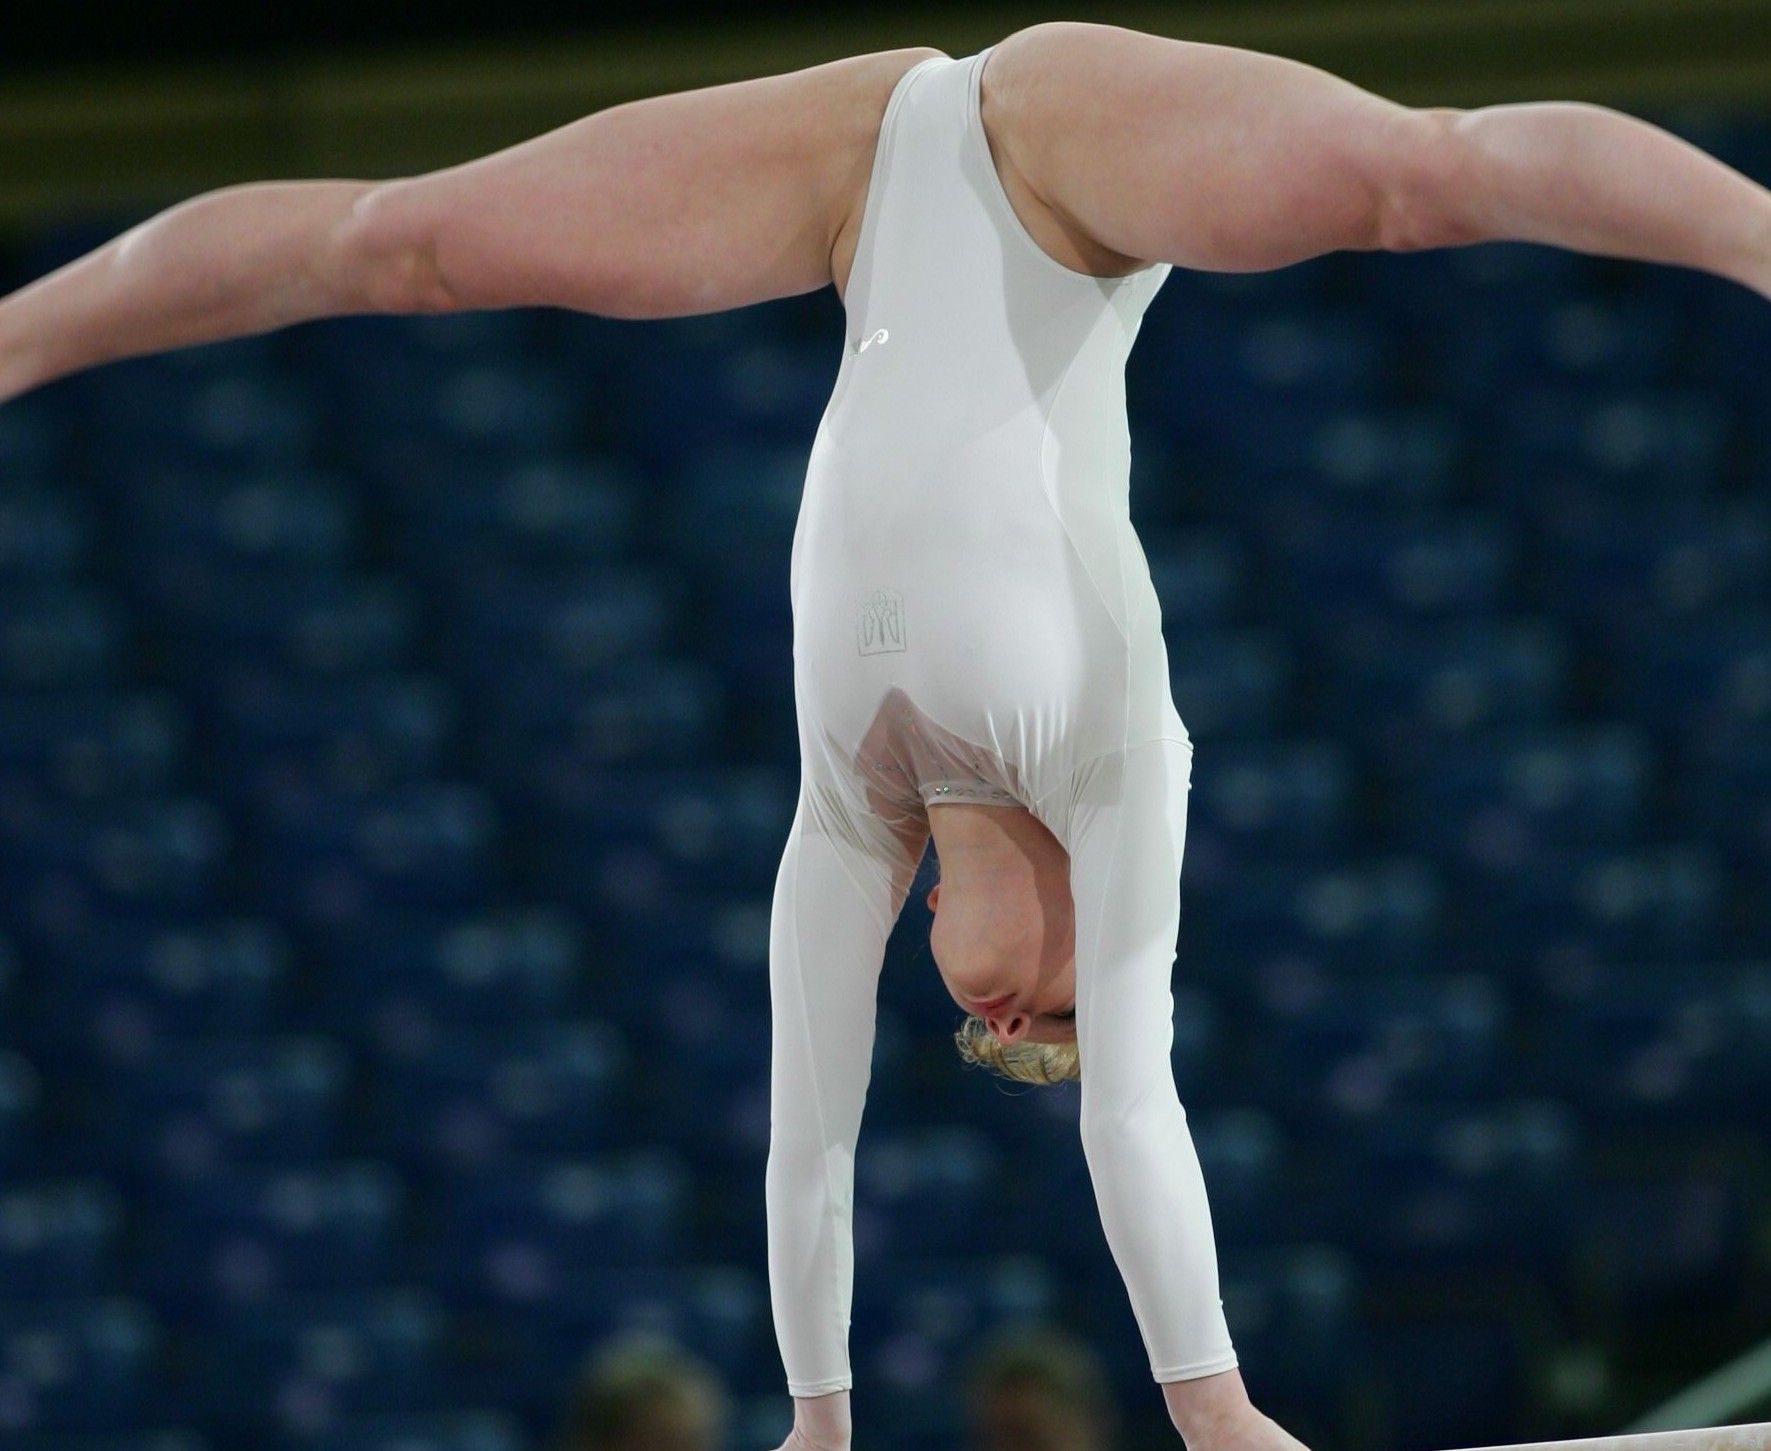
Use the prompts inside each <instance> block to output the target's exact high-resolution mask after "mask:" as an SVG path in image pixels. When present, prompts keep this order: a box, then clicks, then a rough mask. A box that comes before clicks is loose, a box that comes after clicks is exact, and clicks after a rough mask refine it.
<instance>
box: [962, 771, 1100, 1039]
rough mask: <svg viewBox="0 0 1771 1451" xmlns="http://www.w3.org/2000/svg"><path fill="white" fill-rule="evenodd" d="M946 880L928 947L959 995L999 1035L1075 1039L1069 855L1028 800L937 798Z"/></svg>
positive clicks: (966, 1007) (1074, 955) (1015, 1037)
mask: <svg viewBox="0 0 1771 1451" xmlns="http://www.w3.org/2000/svg"><path fill="white" fill-rule="evenodd" d="M929 827H930V830H931V831H932V832H933V834H934V838H935V852H936V855H937V856H938V857H939V858H940V862H941V880H940V883H939V885H937V886H936V887H935V888H934V890H933V891H931V892H930V893H929V897H928V903H929V910H930V911H932V912H933V913H934V914H935V920H934V924H933V925H932V926H931V927H930V929H929V946H930V949H931V950H932V952H933V954H934V958H935V966H936V967H937V968H938V969H939V970H940V973H941V978H942V981H943V982H945V983H946V985H947V991H948V992H949V993H951V994H952V995H953V1000H954V1001H955V1002H956V1003H958V1004H959V1005H960V1007H962V1008H963V1009H965V1011H966V1012H968V1013H976V1014H977V1015H978V1016H979V1017H980V1018H982V1019H983V1020H984V1022H985V1025H986V1026H987V1027H988V1028H989V1029H990V1031H991V1033H992V1034H993V1035H994V1036H995V1037H996V1039H997V1041H998V1042H1001V1043H1004V1044H1011V1043H1023V1042H1030V1043H1072V1042H1075V1041H1076V1023H1075V1015H1076V923H1075V914H1074V911H1073V908H1072V904H1071V900H1070V858H1069V856H1068V855H1067V854H1066V853H1065V851H1064V849H1063V847H1062V846H1060V845H1059V844H1058V841H1057V838H1056V837H1054V836H1053V835H1052V834H1051V832H1049V831H1048V830H1046V828H1045V825H1044V823H1042V822H1041V821H1040V820H1039V819H1038V818H1037V817H1036V816H1034V815H1033V813H1032V812H1030V811H1028V810H1027V809H1026V808H1025V807H1006V806H983V805H976V804H973V803H970V802H949V803H946V804H942V805H934V806H931V807H929Z"/></svg>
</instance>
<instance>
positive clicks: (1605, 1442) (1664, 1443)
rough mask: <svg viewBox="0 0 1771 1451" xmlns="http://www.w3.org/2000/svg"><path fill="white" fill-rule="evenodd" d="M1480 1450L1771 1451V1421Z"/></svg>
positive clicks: (1490, 1447)
mask: <svg viewBox="0 0 1771 1451" xmlns="http://www.w3.org/2000/svg"><path fill="white" fill-rule="evenodd" d="M1481 1451H1771V1421H1764V1422H1761V1423H1759V1424H1758V1425H1753V1426H1713V1427H1710V1428H1708V1429H1706V1430H1701V1431H1653V1432H1649V1433H1647V1434H1644V1435H1635V1436H1601V1437H1599V1439H1598V1440H1596V1441H1542V1442H1538V1443H1536V1444H1535V1445H1530V1446H1486V1447H1482V1448H1481Z"/></svg>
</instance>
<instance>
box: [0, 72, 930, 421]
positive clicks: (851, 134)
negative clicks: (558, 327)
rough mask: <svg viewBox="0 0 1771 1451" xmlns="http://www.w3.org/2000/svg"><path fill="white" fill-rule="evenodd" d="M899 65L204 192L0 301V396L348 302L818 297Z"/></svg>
mask: <svg viewBox="0 0 1771 1451" xmlns="http://www.w3.org/2000/svg"><path fill="white" fill-rule="evenodd" d="M917 53H921V52H920V51H919V52H917ZM905 59H906V52H904V51H882V52H877V53H874V54H870V55H859V56H851V57H847V58H844V59H841V60H835V61H830V62H828V63H826V64H823V65H817V66H811V67H808V68H806V69H804V70H798V71H792V72H789V73H786V74H782V75H773V76H763V77H759V78H756V79H752V80H746V81H738V82H734V83H731V84H727V85H719V86H711V87H705V88H702V89H699V90H692V91H683V92H678V93H675V94H670V95H661V96H652V97H646V98H644V99H641V100H635V101H629V102H625V103H623V104H621V105H617V106H612V107H609V108H607V109H605V110H601V111H597V112H595V113H593V114H591V115H589V116H585V117H582V118H581V119H579V120H577V121H573V122H571V123H570V124H568V125H565V126H561V127H559V128H558V129H556V130H553V131H550V132H547V133H546V134H545V135H541V136H537V137H534V138H532V139H531V140H528V141H525V142H522V143H521V144H519V145H516V146H512V147H509V148H507V149H505V150H503V151H498V152H494V153H493V154H491V155H489V156H484V157H481V158H479V159H477V160H473V161H468V162H465V163H463V164H461V165H458V166H452V167H449V168H447V169H445V170H441V171H436V172H431V173H428V174H426V175H421V176H413V177H401V178H395V179H392V180H388V181H379V182H372V181H267V182H254V183H248V184H245V185H240V186H231V187H225V188H222V189H220V190H217V191H211V192H206V193H204V194H203V195H201V196H197V197H194V198H191V199H189V200H187V201H184V202H181V203H179V204H178V205H176V206H173V207H170V208H168V209H167V210H165V211H163V212H160V213H159V214H158V215H156V216H153V217H150V218H149V219H147V220H146V221H144V222H142V223H140V224H139V225H137V226H135V227H132V228H131V229H129V230H128V231H126V232H124V233H122V234H121V235H120V236H118V237H116V238H114V239H112V240H111V241H110V242H108V243H106V244H105V245H104V246H102V247H99V248H97V249H95V250H94V251H92V252H90V253H88V254H87V255H85V256H84V257H81V258H78V259H76V260H75V261H73V262H70V263H69V264H67V265H66V266H65V267H61V268H59V269H57V270H56V271H54V272H52V273H50V274H49V275H47V276H45V277H42V278H39V279H38V280H37V281H35V282H33V283H31V284H30V285H28V286H26V287H23V288H21V289H19V290H18V291H17V292H15V293H13V294H12V295H11V296H9V297H6V298H4V299H0V403H3V402H4V401H5V400H6V399H8V398H11V397H15V396H17V395H18V394H20V393H24V392H26V391H28V390H29V389H31V388H35V387H37V386H39V385H40V384H43V383H46V382H49V381H50V380H51V379H54V378H58V377H62V376H64V375H66V374H69V373H73V372H77V371H79V370H81V369H83V368H89V367H92V366H94V365H96V364H99V363H105V362H110V361H112V360H114V359H117V358H126V357H133V356H136V355H139V354H142V353H151V352H159V351H163V350H166V349H169V348H178V347H185V346H189V345H191V344H195V343H203V342H212V341H216V340H219V339H222V338H231V337H241V336H246V335H248V334H253V333H263V332H269V331H271V330H273V329H276V328H281V327H286V326H288V325H290V324H292V323H298V322H305V321H309V320H312V319H315V318H322V317H334V316H340V315H344V314H351V313H435V312H451V311H457V310H466V309H481V308H503V307H522V306H551V307H565V308H572V309H577V310H580V311H586V312H592V313H597V314H600V315H603V316H607V317H622V318H659V317H677V316H686V315H689V314H694V313H706V312H717V311H722V310H724V309H728V308H735V307H743V306H746V305H748V304H750V303H755V302H763V301H767V300H770V299H773V298H779V297H790V296H795V295H797V294H800V293H805V292H812V291H816V290H817V289H818V288H820V287H823V286H824V285H825V284H826V283H829V282H830V281H831V280H832V261H831V253H832V250H833V248H834V245H835V242H836V238H837V236H838V233H839V232H840V231H841V230H842V228H843V227H844V225H845V223H846V222H847V220H848V217H849V214H850V212H852V211H853V209H854V206H855V204H856V193H857V190H858V188H859V187H860V186H861V185H864V184H865V177H866V172H865V168H864V165H863V163H865V162H866V161H868V160H869V159H870V156H869V148H868V140H869V137H870V136H872V135H874V134H876V132H877V125H878V115H877V109H878V107H877V105H875V104H873V103H874V102H877V100H878V98H879V92H880V90H881V89H882V87H884V86H888V85H889V84H890V83H891V76H892V75H894V74H896V73H899V72H901V71H902V70H903V69H904V61H905Z"/></svg>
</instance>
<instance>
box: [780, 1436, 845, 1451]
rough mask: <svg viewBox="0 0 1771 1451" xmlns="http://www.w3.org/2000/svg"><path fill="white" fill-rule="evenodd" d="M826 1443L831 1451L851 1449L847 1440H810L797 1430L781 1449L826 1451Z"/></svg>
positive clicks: (784, 1450) (785, 1450) (786, 1450)
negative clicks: (826, 1441) (827, 1441)
mask: <svg viewBox="0 0 1771 1451" xmlns="http://www.w3.org/2000/svg"><path fill="white" fill-rule="evenodd" d="M826 1444H828V1446H829V1448H830V1451H849V1443H848V1442H847V1441H846V1440H844V1441H841V1442H837V1441H831V1442H829V1443H825V1442H823V1441H808V1440H806V1439H805V1437H803V1436H801V1435H800V1433H799V1432H798V1431H795V1432H794V1433H793V1434H792V1435H791V1436H789V1437H788V1438H787V1439H786V1440H785V1441H784V1442H782V1443H781V1446H780V1448H779V1451H825V1447H826Z"/></svg>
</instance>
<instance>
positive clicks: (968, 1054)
mask: <svg viewBox="0 0 1771 1451" xmlns="http://www.w3.org/2000/svg"><path fill="white" fill-rule="evenodd" d="M953 1042H954V1045H955V1046H956V1047H957V1048H958V1049H959V1056H960V1058H961V1059H963V1060H964V1061H965V1063H966V1064H967V1065H968V1066H970V1067H974V1068H988V1069H989V1070H990V1071H991V1072H992V1073H995V1074H998V1075H1000V1076H1001V1077H1003V1078H1012V1079H1013V1080H1014V1081H1015V1082H1016V1083H1031V1084H1032V1085H1033V1086H1034V1087H1035V1088H1050V1087H1052V1086H1053V1085H1054V1084H1058V1083H1068V1082H1073V1081H1075V1080H1077V1079H1080V1078H1081V1077H1082V1054H1081V1053H1080V1052H1079V1051H1078V1050H1077V1047H1076V1044H1074V1043H1004V1042H1002V1041H1001V1039H999V1038H998V1037H997V1036H996V1034H994V1033H992V1032H991V1031H990V1028H989V1026H988V1025H987V1024H986V1023H985V1022H984V1020H983V1019H982V1018H980V1017H978V1016H977V1015H976V1014H975V1013H974V1014H973V1015H972V1016H970V1017H968V1018H967V1019H966V1020H965V1021H964V1022H963V1023H961V1024H960V1025H959V1031H958V1032H957V1033H955V1034H954V1035H953Z"/></svg>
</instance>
